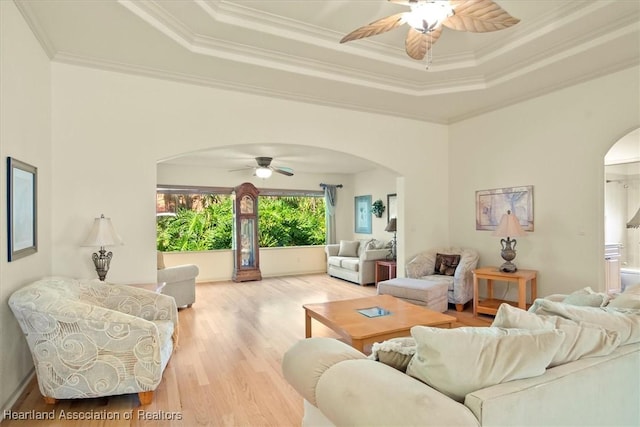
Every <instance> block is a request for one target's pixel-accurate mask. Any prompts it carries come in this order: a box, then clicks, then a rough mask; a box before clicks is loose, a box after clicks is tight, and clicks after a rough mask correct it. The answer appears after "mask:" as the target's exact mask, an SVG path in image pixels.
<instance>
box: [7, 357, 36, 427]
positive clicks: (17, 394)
mask: <svg viewBox="0 0 640 427" xmlns="http://www.w3.org/2000/svg"><path fill="white" fill-rule="evenodd" d="M35 373H36V370H35V368H33V369H31V371H29V373H28V374H27V376H26V377H25V379H24V380H23V381H22V382H21V383H20V385H19V386H18V388H17V389H16V391H14V392H13V393H12V394H11V396H10V397H9V400H8V401H7V402H5V403H4V404H3V406H2V416H0V423H2V421H4V418H5V414H6V412H7V411H11V408H13V405H15V404H16V402H17V401H18V399H19V398H20V396H22V393H24V391H25V390H26V388H27V386H28V385H29V384H30V383H31V380H32V379H33V376H34V375H35Z"/></svg>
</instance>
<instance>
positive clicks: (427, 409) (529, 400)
mask: <svg viewBox="0 0 640 427" xmlns="http://www.w3.org/2000/svg"><path fill="white" fill-rule="evenodd" d="M538 301H540V300H537V301H536V302H537V305H536V304H534V306H535V308H534V311H535V313H534V312H533V311H532V312H526V311H523V310H519V309H516V308H513V309H512V310H511V311H509V310H504V313H507V314H509V313H510V316H506V315H505V316H503V317H502V318H501V319H502V320H501V321H502V322H504V323H503V324H505V323H506V324H508V323H509V322H516V323H518V322H522V325H521V327H520V328H513V327H512V328H507V327H497V326H492V327H490V328H457V329H437V328H428V327H422V326H417V327H414V328H413V329H412V334H413V336H414V338H415V340H416V342H417V346H416V347H415V349H414V351H415V354H414V355H410V356H409V358H408V360H409V362H408V367H405V368H406V370H407V373H404V372H403V369H405V368H401V367H398V366H396V367H392V366H390V365H391V363H390V362H389V361H388V362H387V363H381V362H380V361H375V360H373V359H372V358H368V357H367V356H365V355H364V354H362V353H360V352H359V351H357V350H355V349H353V348H351V347H349V346H348V345H347V344H345V343H343V342H341V341H338V340H335V339H331V338H309V339H306V340H303V341H300V342H298V343H296V344H295V345H294V346H293V347H292V348H291V349H290V350H289V351H288V352H287V353H286V354H285V356H284V358H283V365H282V369H283V373H284V376H285V378H286V379H287V380H288V381H289V383H290V384H291V385H292V386H293V387H294V388H295V389H296V390H297V391H298V392H299V393H300V394H301V395H302V397H303V398H304V418H303V420H302V425H303V426H320V425H322V426H332V425H333V426H362V427H365V426H367V427H369V426H438V427H439V426H518V427H524V426H562V427H565V426H585V425H592V426H596V425H597V426H605V425H606V426H638V425H640V405H638V402H640V371H639V366H640V310H627V309H619V308H606V307H605V308H600V307H585V308H583V307H579V308H577V309H576V308H575V307H569V306H568V304H564V303H561V302H554V301H548V300H547V301H546V302H538ZM514 310H516V311H514ZM504 313H502V314H504ZM538 313H540V314H538ZM499 314H500V312H499ZM545 316H546V317H545ZM564 316H566V317H564ZM569 317H573V318H574V320H571V319H569ZM581 317H584V319H586V320H584V321H581V320H580V318H581ZM496 319H498V317H496ZM538 323H539V325H538V326H539V327H540V328H541V329H539V328H538V327H537V326H535V325H537V324H538ZM599 323H600V324H603V325H606V328H607V329H605V328H604V327H600V326H598V324H599ZM554 325H555V326H554ZM532 327H535V328H536V329H530V328H532ZM585 329H586V330H588V333H586V334H584V335H582V333H583V332H585ZM474 331H475V332H474ZM494 338H495V339H496V340H502V339H503V338H505V339H507V340H506V341H494ZM408 339H409V340H410V339H411V338H408ZM484 339H488V343H489V344H488V345H487V346H486V347H485V348H484V349H482V350H479V349H478V348H477V345H476V344H478V342H480V343H483V342H484V341H482V340H484ZM513 340H515V341H513ZM496 343H498V344H496ZM378 353H379V352H378ZM398 354H401V353H396V356H397V355H398ZM407 354H410V353H407V352H405V355H404V356H403V357H405V356H406V355H407ZM376 357H379V354H378V355H377V356H376ZM573 358H575V360H571V359H573ZM380 360H382V359H380ZM391 360H392V361H395V362H397V359H396V358H395V357H394V358H392V359H391ZM545 366H546V368H545ZM485 374H486V377H487V378H489V380H488V382H487V378H484V376H485ZM417 377H420V380H419V379H417ZM483 382H484V383H483ZM428 384H429V385H428Z"/></svg>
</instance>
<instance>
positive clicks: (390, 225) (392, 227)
mask: <svg viewBox="0 0 640 427" xmlns="http://www.w3.org/2000/svg"><path fill="white" fill-rule="evenodd" d="M396 227H397V220H396V219H395V218H391V219H390V220H389V223H388V224H387V226H386V227H385V228H384V231H390V232H395V231H397V228H396Z"/></svg>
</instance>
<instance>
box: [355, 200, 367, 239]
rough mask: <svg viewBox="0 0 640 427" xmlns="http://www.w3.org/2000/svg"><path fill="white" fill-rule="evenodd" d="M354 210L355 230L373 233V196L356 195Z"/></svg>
mask: <svg viewBox="0 0 640 427" xmlns="http://www.w3.org/2000/svg"><path fill="white" fill-rule="evenodd" d="M353 211H354V223H355V225H356V227H355V232H356V233H362V234H371V196H370V195H369V196H356V197H355V203H354V210H353Z"/></svg>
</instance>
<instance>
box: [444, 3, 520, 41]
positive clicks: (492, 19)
mask: <svg viewBox="0 0 640 427" xmlns="http://www.w3.org/2000/svg"><path fill="white" fill-rule="evenodd" d="M449 3H451V6H452V7H453V10H454V12H455V13H454V15H453V16H450V17H449V18H448V19H446V20H445V21H444V22H443V23H442V25H444V26H445V27H447V28H451V29H452V30H458V31H471V32H474V33H486V32H489V31H498V30H504V29H505V28H509V27H511V26H512V25H515V24H517V23H518V22H520V20H519V19H518V18H514V17H513V16H511V15H509V13H508V12H507V11H506V10H504V9H503V8H502V7H500V6H499V5H498V4H496V3H494V2H493V1H492V0H449Z"/></svg>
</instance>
